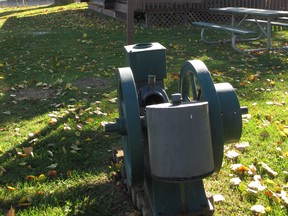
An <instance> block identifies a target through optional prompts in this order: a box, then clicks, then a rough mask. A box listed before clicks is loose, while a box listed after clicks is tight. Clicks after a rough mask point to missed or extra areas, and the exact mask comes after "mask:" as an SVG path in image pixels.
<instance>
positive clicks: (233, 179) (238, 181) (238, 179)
mask: <svg viewBox="0 0 288 216" xmlns="http://www.w3.org/2000/svg"><path fill="white" fill-rule="evenodd" d="M240 183H241V179H240V178H232V179H230V184H231V185H234V186H238V185H240Z"/></svg>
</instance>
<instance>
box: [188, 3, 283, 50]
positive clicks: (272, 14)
mask: <svg viewBox="0 0 288 216" xmlns="http://www.w3.org/2000/svg"><path fill="white" fill-rule="evenodd" d="M209 10H210V11H212V12H215V13H222V14H229V15H230V16H231V27H230V26H223V25H217V24H213V23H209V22H193V23H192V24H193V25H196V26H200V27H202V31H201V39H202V40H203V41H204V42H206V43H215V42H219V41H208V40H207V36H206V35H205V33H206V31H207V29H211V28H212V29H218V30H222V31H228V32H231V37H229V39H224V40H221V41H220V42H227V41H231V43H232V48H233V49H235V50H237V51H246V52H249V51H261V50H272V49H288V47H287V46H286V44H284V46H277V47H273V48H272V45H271V38H272V34H271V32H272V29H271V26H274V25H278V26H285V27H288V23H285V22H284V20H288V11H279V10H267V9H258V8H245V7H224V8H210V9H209ZM236 17H237V18H236ZM259 17H260V18H262V19H259ZM239 18H241V19H239ZM251 18H253V19H251ZM281 19H282V20H283V22H279V21H280V20H281ZM245 21H251V22H252V21H253V22H255V23H256V24H257V25H258V27H259V31H257V32H254V31H253V30H252V29H251V30H246V29H242V27H241V26H243V25H242V24H243V23H244V22H245ZM263 23H265V24H266V25H265V26H264V25H262V24H263ZM251 27H252V26H251ZM245 28H250V26H245ZM255 33H258V35H257V34H255ZM253 34H255V36H252V37H249V36H250V35H253ZM240 36H242V37H240ZM244 36H245V37H244ZM263 36H265V38H266V47H265V48H263V47H260V48H257V49H244V50H241V49H239V48H237V47H236V42H239V41H253V40H259V39H261V38H262V37H263Z"/></svg>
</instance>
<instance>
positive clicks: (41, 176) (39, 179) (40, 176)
mask: <svg viewBox="0 0 288 216" xmlns="http://www.w3.org/2000/svg"><path fill="white" fill-rule="evenodd" d="M47 168H48V167H47ZM45 179H46V176H45V175H44V174H40V175H39V176H38V178H37V180H38V181H44V180H45Z"/></svg>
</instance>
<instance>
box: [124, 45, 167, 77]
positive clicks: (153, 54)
mask: <svg viewBox="0 0 288 216" xmlns="http://www.w3.org/2000/svg"><path fill="white" fill-rule="evenodd" d="M125 50H126V58H127V64H128V66H129V67H130V68H131V70H132V71H133V75H134V79H135V82H143V81H144V82H147V80H148V76H149V75H156V79H157V80H161V79H164V78H165V77H166V76H167V72H166V48H165V47H163V46H162V45H161V44H159V43H140V44H135V45H129V46H125Z"/></svg>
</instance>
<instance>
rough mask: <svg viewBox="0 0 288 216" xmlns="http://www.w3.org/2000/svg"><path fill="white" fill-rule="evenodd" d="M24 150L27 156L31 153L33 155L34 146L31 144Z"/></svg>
mask: <svg viewBox="0 0 288 216" xmlns="http://www.w3.org/2000/svg"><path fill="white" fill-rule="evenodd" d="M23 151H24V153H25V154H26V155H27V156H29V155H31V156H33V147H31V146H30V147H25V148H23Z"/></svg>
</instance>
